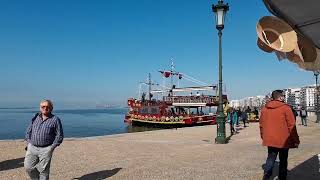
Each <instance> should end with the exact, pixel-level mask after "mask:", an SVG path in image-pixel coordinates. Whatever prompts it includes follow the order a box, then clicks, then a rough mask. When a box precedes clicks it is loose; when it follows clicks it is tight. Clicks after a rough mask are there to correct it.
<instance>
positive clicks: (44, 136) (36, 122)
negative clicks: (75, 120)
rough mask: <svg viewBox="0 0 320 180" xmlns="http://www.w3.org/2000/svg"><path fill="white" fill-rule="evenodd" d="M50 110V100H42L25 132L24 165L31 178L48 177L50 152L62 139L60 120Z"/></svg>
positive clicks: (42, 179) (40, 178) (33, 179)
mask: <svg viewBox="0 0 320 180" xmlns="http://www.w3.org/2000/svg"><path fill="white" fill-rule="evenodd" d="M52 110H53V104H52V102H51V101H50V100H44V101H42V102H41V103H40V113H37V114H36V115H35V117H34V118H33V119H32V121H31V123H30V125H29V126H28V129H27V132H26V141H27V143H28V145H27V153H26V157H25V159H24V167H25V169H26V171H27V173H28V175H29V177H30V178H31V179H32V180H35V179H39V180H47V179H49V172H50V163H51V158H52V153H53V151H54V149H55V148H56V147H57V146H59V145H60V144H61V143H62V141H63V129H62V125H61V121H60V119H59V118H58V117H57V116H55V115H53V114H52V113H51V112H52Z"/></svg>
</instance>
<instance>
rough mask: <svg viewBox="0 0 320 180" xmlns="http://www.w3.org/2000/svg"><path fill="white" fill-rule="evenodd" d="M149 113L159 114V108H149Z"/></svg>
mask: <svg viewBox="0 0 320 180" xmlns="http://www.w3.org/2000/svg"><path fill="white" fill-rule="evenodd" d="M150 114H159V108H158V107H152V108H150Z"/></svg>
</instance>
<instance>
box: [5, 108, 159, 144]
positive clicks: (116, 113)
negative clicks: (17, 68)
mask: <svg viewBox="0 0 320 180" xmlns="http://www.w3.org/2000/svg"><path fill="white" fill-rule="evenodd" d="M127 110H128V109H127V108H110V109H109V108H108V109H61V110H54V111H53V114H55V115H57V116H58V117H59V118H60V119H61V122H62V125H63V130H64V136H65V137H67V138H68V137H69V138H71V137H92V136H103V135H111V134H122V133H133V132H141V131H151V130H157V129H156V128H147V127H134V126H131V125H130V124H126V123H125V122H124V117H125V114H126V112H127ZM37 112H38V108H25V107H20V108H0V140H9V139H10V140H11V139H24V136H25V132H26V129H27V127H28V125H29V124H30V122H31V119H32V117H33V116H34V115H35V114H36V113H37Z"/></svg>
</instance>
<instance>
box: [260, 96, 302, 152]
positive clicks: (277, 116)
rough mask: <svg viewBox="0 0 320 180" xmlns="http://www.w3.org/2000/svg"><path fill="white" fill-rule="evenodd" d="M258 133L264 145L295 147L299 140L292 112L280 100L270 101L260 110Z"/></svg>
mask: <svg viewBox="0 0 320 180" xmlns="http://www.w3.org/2000/svg"><path fill="white" fill-rule="evenodd" d="M260 134H261V138H262V140H263V145H264V146H271V147H276V148H296V147H298V145H299V143H300V141H299V136H298V133H297V129H296V123H295V119H294V115H293V112H292V110H291V108H290V106H288V105H287V104H285V103H284V102H281V101H276V100H274V101H270V102H268V103H267V104H266V105H265V107H263V108H262V110H261V116H260Z"/></svg>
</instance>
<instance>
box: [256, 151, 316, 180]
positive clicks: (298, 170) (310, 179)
mask: <svg viewBox="0 0 320 180" xmlns="http://www.w3.org/2000/svg"><path fill="white" fill-rule="evenodd" d="M264 166H265V164H263V165H262V169H264ZM278 174H279V162H277V161H276V162H275V165H274V167H273V171H272V176H271V177H270V180H272V179H275V177H277V176H278ZM287 179H288V180H295V179H297V180H299V179H306V180H319V179H320V160H319V158H318V156H317V155H315V156H313V157H311V158H310V159H308V160H306V161H304V162H303V163H301V164H299V165H297V166H296V167H294V168H293V169H291V170H290V171H289V170H288V174H287Z"/></svg>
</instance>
